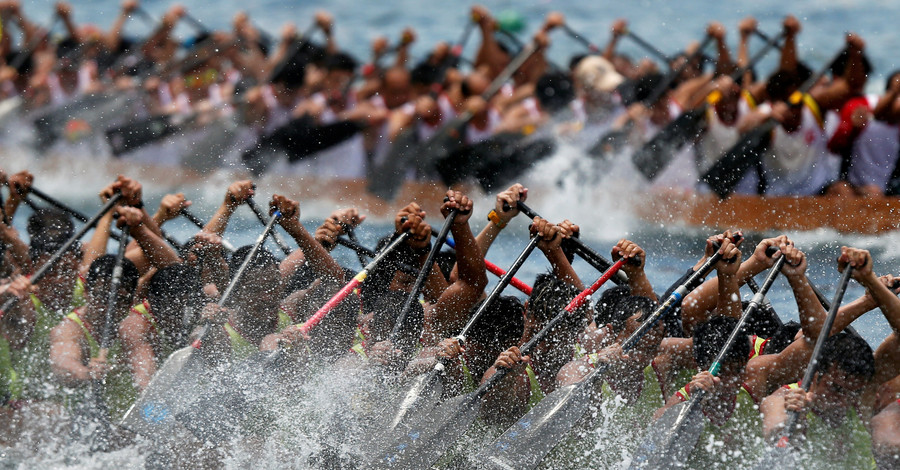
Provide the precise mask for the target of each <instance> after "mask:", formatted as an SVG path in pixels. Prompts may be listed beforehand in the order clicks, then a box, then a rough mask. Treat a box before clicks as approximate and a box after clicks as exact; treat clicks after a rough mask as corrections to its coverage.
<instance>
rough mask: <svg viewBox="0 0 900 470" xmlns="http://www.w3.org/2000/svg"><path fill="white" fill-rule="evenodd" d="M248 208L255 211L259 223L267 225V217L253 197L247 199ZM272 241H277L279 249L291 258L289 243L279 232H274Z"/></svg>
mask: <svg viewBox="0 0 900 470" xmlns="http://www.w3.org/2000/svg"><path fill="white" fill-rule="evenodd" d="M247 207H249V208H250V210H252V211H253V214H254V215H256V218H257V219H258V220H259V223H261V224H263V225H266V223H267V222H266V217H265V216H264V215H263V212H262V210H260V208H259V205H257V204H256V201H254V200H253V198H252V197H248V198H247ZM272 240H275V244H276V245H278V248H279V249H281V251H282V252H283V253H284V254H285V256H290V255H291V252H292V251H293V250H291V249H290V248H289V247H288V246H287V243H285V242H284V240H283V239H282V238H281V236H279V235H278V232H276V231H274V230H273V231H272Z"/></svg>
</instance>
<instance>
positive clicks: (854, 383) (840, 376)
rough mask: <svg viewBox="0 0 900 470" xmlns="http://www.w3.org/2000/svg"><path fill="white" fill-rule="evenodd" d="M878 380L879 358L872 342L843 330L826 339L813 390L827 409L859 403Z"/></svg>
mask: <svg viewBox="0 0 900 470" xmlns="http://www.w3.org/2000/svg"><path fill="white" fill-rule="evenodd" d="M874 377H875V357H874V355H873V353H872V348H871V347H870V346H869V343H867V342H866V340H864V339H862V338H861V337H859V336H857V335H854V334H851V333H849V332H847V331H842V332H840V333H838V334H836V335H832V336H830V337H829V338H828V339H827V340H825V345H824V346H823V348H822V357H821V358H820V359H819V362H818V364H817V365H816V375H815V376H814V378H813V383H812V386H811V387H810V391H811V392H813V393H814V394H815V395H816V402H817V403H820V404H821V405H822V406H824V407H826V408H827V407H844V406H848V405H851V404H853V403H855V402H856V401H857V400H858V398H859V396H860V395H861V394H862V391H863V389H864V388H865V387H866V386H867V385H869V384H870V383H871V382H872V379H873V378H874Z"/></svg>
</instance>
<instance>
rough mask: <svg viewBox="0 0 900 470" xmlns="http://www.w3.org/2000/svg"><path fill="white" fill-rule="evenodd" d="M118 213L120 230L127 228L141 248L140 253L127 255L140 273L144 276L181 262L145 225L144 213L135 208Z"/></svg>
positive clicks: (121, 210)
mask: <svg viewBox="0 0 900 470" xmlns="http://www.w3.org/2000/svg"><path fill="white" fill-rule="evenodd" d="M116 213H117V214H119V221H118V226H119V228H121V229H123V230H124V229H125V228H126V227H127V229H128V231H129V233H130V234H131V236H132V237H134V240H135V241H136V242H137V244H138V246H139V247H140V250H139V251H138V252H132V253H126V257H128V259H130V260H131V262H132V263H134V264H135V266H136V267H137V268H138V272H139V273H141V274H142V275H143V274H145V273H146V272H147V271H148V270H149V269H150V268H151V267H155V268H157V269H161V268H164V267H166V266H169V265H172V264H175V263H180V262H181V258H179V257H178V254H177V253H175V250H173V249H172V247H170V246H169V244H168V243H166V241H165V240H163V239H162V237H160V236H159V235H157V234H156V233H155V232H153V230H151V229H150V227H148V226H147V224H145V223H144V213H143V211H141V210H140V209H137V208H135V207H128V206H122V207H118V208H117V209H116Z"/></svg>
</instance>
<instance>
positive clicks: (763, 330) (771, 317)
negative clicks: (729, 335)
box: [741, 300, 781, 338]
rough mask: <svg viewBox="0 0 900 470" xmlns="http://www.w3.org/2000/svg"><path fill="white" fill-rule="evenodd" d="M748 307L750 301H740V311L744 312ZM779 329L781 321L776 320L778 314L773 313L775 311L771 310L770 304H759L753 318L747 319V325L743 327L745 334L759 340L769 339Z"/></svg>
mask: <svg viewBox="0 0 900 470" xmlns="http://www.w3.org/2000/svg"><path fill="white" fill-rule="evenodd" d="M749 306H750V301H748V300H742V301H741V311H744V312H746V311H747V307H749ZM780 328H781V320H780V319H779V318H778V314H777V313H775V309H773V308H772V304H770V303H768V302H764V303H762V304H760V306H759V308H757V310H756V312H755V313H754V314H753V316H751V317H750V318H749V319H747V323H746V325H745V326H744V330H745V331H746V332H747V334H751V335H756V336H759V337H761V338H770V337H771V336H772V335H774V334H775V333H776V332H778V330H779V329H780Z"/></svg>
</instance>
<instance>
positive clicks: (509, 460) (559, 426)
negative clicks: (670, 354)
mask: <svg viewBox="0 0 900 470" xmlns="http://www.w3.org/2000/svg"><path fill="white" fill-rule="evenodd" d="M721 258H722V254H721V253H719V252H718V251H716V253H714V254H713V255H712V256H710V257H709V258H708V259H707V260H706V261H705V262H704V263H703V264H702V265H701V266H700V268H699V269H698V270H697V271H696V272H694V274H692V275H691V276H690V277H689V278H688V279H687V280H686V281H685V282H684V284H682V285H680V286H678V287H677V288H676V289H675V290H674V291H673V292H672V293H671V294H670V295H669V297H668V298H667V299H666V300H665V302H663V303H662V304H661V305H660V306H659V307H657V308H656V310H655V311H654V312H653V313H652V314H651V315H650V316H649V317H647V318H646V319H645V320H644V321H643V322H642V323H641V325H640V326H639V327H638V328H637V329H636V330H635V331H634V333H632V334H631V335H630V336H628V338H626V339H625V341H623V342H622V345H621V347H622V351H623V352H628V351H629V350H631V349H632V348H634V347H635V346H636V345H637V343H638V341H640V340H641V338H643V337H644V335H645V334H646V333H647V332H648V331H650V329H651V328H653V327H654V326H655V325H656V324H657V323H658V322H659V321H660V320H662V318H663V317H665V316H666V315H668V314H669V313H670V312H672V311H674V310H675V307H677V306H678V305H679V304H680V303H681V301H682V299H684V297H685V296H687V295H688V293H690V291H692V290H693V289H696V288H697V287H698V286H699V285H700V284H701V283H702V282H703V279H704V278H705V277H706V275H707V274H709V272H710V271H712V269H713V265H715V264H716V263H717V262H719V260H720V259H721ZM620 261H621V260H620ZM609 368H610V364H608V363H601V364H598V365H597V367H596V368H595V369H594V370H592V371H591V372H590V373H589V374H588V375H587V376H585V377H584V379H582V380H581V381H580V382H578V383H575V384H571V385H567V386H565V387H560V388H558V389H556V390H555V391H554V392H553V393H551V394H549V395H547V396H546V397H544V399H543V400H541V401H540V402H539V403H538V404H537V406H535V407H534V408H532V409H531V411H529V412H528V413H526V414H525V416H523V417H522V418H521V419H519V421H517V422H516V424H514V425H512V426H511V427H510V428H509V429H507V430H506V431H505V432H504V433H503V434H502V435H501V436H500V437H498V438H497V439H496V440H495V441H494V442H493V443H492V444H491V445H489V446H488V447H486V448H484V449H482V450H481V452H479V453H478V454H477V456H476V457H475V460H476V461H478V462H485V463H486V464H485V468H496V469H508V468H516V469H529V468H534V467H536V466H537V465H538V464H539V463H540V462H541V460H543V458H544V456H546V455H547V453H549V452H550V451H551V450H553V448H554V447H556V445H557V443H559V442H560V441H561V440H562V439H563V438H564V437H565V436H566V435H567V434H568V433H569V431H571V430H572V428H573V427H575V424H576V423H577V422H578V421H579V420H580V419H581V418H582V416H584V413H585V412H586V411H587V410H588V408H589V407H590V403H591V395H592V394H593V390H594V382H595V381H596V380H598V379H599V378H602V377H603V376H604V375H606V372H607V370H609Z"/></svg>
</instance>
